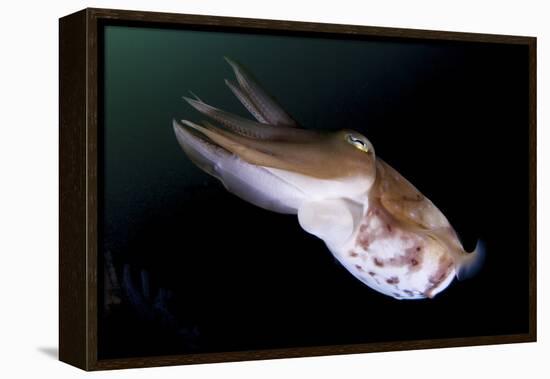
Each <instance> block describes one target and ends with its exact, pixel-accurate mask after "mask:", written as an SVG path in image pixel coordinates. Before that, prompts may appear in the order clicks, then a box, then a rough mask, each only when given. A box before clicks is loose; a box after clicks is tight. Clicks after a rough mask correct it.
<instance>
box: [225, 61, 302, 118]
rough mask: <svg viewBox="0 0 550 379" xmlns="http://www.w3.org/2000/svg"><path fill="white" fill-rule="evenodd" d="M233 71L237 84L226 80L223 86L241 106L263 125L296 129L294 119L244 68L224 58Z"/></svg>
mask: <svg viewBox="0 0 550 379" xmlns="http://www.w3.org/2000/svg"><path fill="white" fill-rule="evenodd" d="M224 59H225V60H226V62H227V63H229V65H230V66H231V68H232V69H233V72H234V74H235V77H236V78H237V83H238V85H237V84H235V83H233V82H231V81H230V80H228V79H226V80H225V84H226V85H227V86H228V87H229V89H230V90H231V92H233V94H234V95H235V96H236V97H237V99H239V101H240V102H241V103H242V104H243V106H244V107H245V108H246V109H247V110H248V111H249V112H250V113H251V114H252V115H253V116H254V118H256V119H257V120H258V121H259V122H261V123H263V124H270V125H276V126H286V127H297V126H298V124H297V123H296V121H294V119H293V118H292V117H291V116H290V115H289V114H288V113H287V112H286V111H285V110H284V109H283V108H282V107H281V106H280V105H279V104H278V103H277V101H276V100H275V99H274V98H273V97H272V96H270V95H269V94H268V93H267V92H266V91H265V90H264V89H263V88H262V86H261V85H260V84H259V83H258V82H257V81H256V79H254V77H253V76H252V75H251V74H250V73H249V72H247V71H246V69H245V68H244V67H242V66H241V65H240V64H238V63H237V62H235V61H234V60H232V59H230V58H228V57H224Z"/></svg>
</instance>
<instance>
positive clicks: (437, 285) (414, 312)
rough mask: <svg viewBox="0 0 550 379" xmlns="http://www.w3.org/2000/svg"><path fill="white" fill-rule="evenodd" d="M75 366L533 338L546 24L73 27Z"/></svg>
mask: <svg viewBox="0 0 550 379" xmlns="http://www.w3.org/2000/svg"><path fill="white" fill-rule="evenodd" d="M59 25H60V71H59V74H60V278H59V279H60V309H59V311H60V339H59V341H60V342H59V343H60V350H59V355H60V359H61V360H62V361H64V362H67V363H69V364H72V365H75V366H77V367H80V368H83V369H86V370H102V369H115V368H129V367H146V366H159V365H175V364H189V363H205V362H221V361H236V360H252V359H268V358H284V357H300V356H314V355H330V354H349V353H362V352H372V351H391V350H403V349H420V348H438V347H453V346H466V345H481V344H498V343H515V342H530V341H535V340H536V330H535V328H536V306H535V293H536V292H535V291H536V277H535V271H536V270H535V262H536V247H535V241H536V225H535V219H536V217H535V200H536V194H535V188H536V186H535V157H536V153H535V134H536V111H535V103H536V99H535V96H536V78H535V73H536V66H535V65H536V39H535V38H534V37H516V36H503V35H485V34H471V33H454V32H439V31H422V30H405V29H393V28H379V27H366V26H351V25H330V24H315V23H301V22H286V21H272V20H256V19H239V18H224V17H213V16H212V17H211V16H194V15H182V14H165V13H148V12H136V11H121V10H105V9H86V10H82V11H80V12H77V13H74V14H72V15H69V16H66V17H63V18H61V19H60V24H59Z"/></svg>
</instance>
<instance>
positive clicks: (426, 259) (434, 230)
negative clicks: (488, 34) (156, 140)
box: [173, 58, 484, 299]
mask: <svg viewBox="0 0 550 379" xmlns="http://www.w3.org/2000/svg"><path fill="white" fill-rule="evenodd" d="M226 61H227V62H228V63H229V64H230V65H231V67H232V68H233V71H234V73H235V76H236V77H237V82H238V85H237V84H234V83H232V82H230V81H228V80H226V84H227V85H228V86H229V88H230V89H231V91H232V92H233V93H234V94H235V96H236V97H237V98H238V99H239V100H240V101H241V103H242V104H243V105H244V106H245V107H246V108H247V109H248V110H249V111H250V113H252V115H253V116H254V117H255V118H256V120H257V121H258V122H256V121H252V120H249V119H246V118H243V117H240V116H236V115H233V114H231V113H229V112H226V111H223V110H220V109H217V108H215V107H212V106H210V105H208V104H206V103H205V102H203V101H202V100H200V99H199V98H198V97H197V96H196V95H194V96H195V98H196V100H193V99H190V98H184V99H185V100H186V101H187V103H188V104H190V105H191V106H192V107H193V108H195V109H196V110H197V111H198V112H200V113H201V114H203V115H205V116H207V117H208V118H210V119H212V120H213V121H214V122H216V123H219V125H216V124H213V123H210V122H207V121H204V122H203V123H202V125H199V124H196V123H194V122H191V121H188V120H182V121H181V122H176V121H174V123H173V126H174V131H175V133H176V137H177V140H178V142H179V144H180V145H181V147H182V148H183V150H184V152H185V153H186V154H187V155H188V156H189V157H190V159H191V160H192V161H193V162H194V163H195V164H196V165H197V166H199V167H200V168H201V169H203V170H204V171H205V172H207V173H209V174H210V175H212V176H214V177H216V178H218V179H219V180H220V181H221V182H222V183H223V184H224V186H225V187H226V188H227V190H228V191H230V192H232V193H234V194H235V195H237V196H239V197H240V198H242V199H243V200H245V201H247V202H250V203H252V204H254V205H256V206H259V207H262V208H265V209H267V210H270V211H274V212H280V213H289V214H297V216H298V221H299V223H300V225H301V226H302V228H303V229H304V230H305V231H307V232H308V233H311V234H313V235H315V236H317V237H319V238H321V239H322V240H323V241H324V242H325V244H326V245H327V247H328V248H329V250H330V251H331V252H332V253H333V254H334V256H335V257H336V258H337V259H338V260H339V261H340V262H341V263H342V265H343V266H344V267H345V268H346V269H347V270H348V271H349V272H350V273H351V274H353V275H354V276H355V277H356V278H357V279H359V280H361V281H362V282H363V283H365V284H366V285H368V286H369V287H371V288H373V289H375V290H377V291H379V292H381V293H383V294H386V295H388V296H392V297H394V298H396V299H420V298H426V297H429V298H431V297H433V296H435V295H436V294H438V293H439V292H441V291H442V290H444V289H445V288H446V287H447V286H448V285H449V284H450V283H451V281H452V280H453V277H454V276H455V275H456V276H458V277H459V278H464V277H468V276H471V275H473V274H474V273H475V272H476V271H478V270H479V268H480V267H481V262H482V261H483V257H484V248H483V244H482V243H481V242H479V243H478V245H477V246H476V249H475V250H474V252H473V253H467V252H466V251H465V250H464V248H463V247H462V244H461V243H460V240H459V239H458V236H457V234H456V232H455V231H454V229H453V228H452V227H451V225H450V224H449V222H448V220H447V218H446V217H445V216H444V215H443V213H441V211H440V210H439V209H438V208H437V207H436V206H435V205H434V204H433V203H432V202H431V201H430V200H429V199H428V198H427V197H425V196H424V195H422V193H421V192H420V191H419V190H418V189H417V188H416V187H414V186H413V185H412V184H411V183H410V182H409V181H407V180H406V179H405V178H404V177H403V176H401V175H400V174H399V173H398V172H397V171H396V170H395V169H393V168H392V167H391V166H390V165H389V164H387V163H386V162H384V161H383V160H382V159H380V158H378V157H377V156H376V155H375V152H374V147H373V146H372V144H371V143H370V141H369V140H368V139H367V138H366V137H364V136H363V135H361V134H359V133H357V132H355V131H353V130H341V131H335V132H334V131H314V130H307V129H303V128H300V127H298V124H297V123H296V122H295V121H294V120H293V119H292V118H291V117H290V116H289V115H288V114H287V113H286V112H285V111H284V110H283V109H282V108H281V107H280V105H278V104H277V103H276V102H275V100H274V99H273V98H271V97H270V96H269V95H268V94H267V93H266V92H265V91H264V90H263V89H262V88H261V87H260V85H259V84H258V82H257V81H256V80H254V79H252V77H251V76H250V75H249V74H248V73H247V72H246V71H245V70H244V69H243V68H242V67H241V66H240V65H238V64H237V63H235V62H234V61H232V60H231V59H229V58H226Z"/></svg>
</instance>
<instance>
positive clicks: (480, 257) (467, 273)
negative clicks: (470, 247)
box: [455, 240, 486, 280]
mask: <svg viewBox="0 0 550 379" xmlns="http://www.w3.org/2000/svg"><path fill="white" fill-rule="evenodd" d="M485 252H486V249H485V243H484V242H483V241H482V240H478V241H477V244H476V247H475V249H474V251H473V252H471V253H466V252H462V253H461V254H460V255H459V257H458V258H457V259H456V264H455V265H456V267H457V270H456V277H457V278H458V280H464V279H469V278H471V277H473V276H475V275H476V274H477V273H478V272H479V270H480V269H481V267H482V266H483V263H484V262H485Z"/></svg>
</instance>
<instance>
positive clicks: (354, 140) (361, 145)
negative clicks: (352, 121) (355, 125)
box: [346, 134, 369, 153]
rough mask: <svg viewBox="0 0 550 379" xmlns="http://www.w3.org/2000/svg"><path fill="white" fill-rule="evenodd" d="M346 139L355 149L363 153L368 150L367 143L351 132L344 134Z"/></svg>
mask: <svg viewBox="0 0 550 379" xmlns="http://www.w3.org/2000/svg"><path fill="white" fill-rule="evenodd" d="M346 141H348V143H350V144H352V145H353V146H355V147H356V148H357V149H359V150H361V151H364V152H365V153H368V152H369V145H368V144H367V141H365V140H364V139H362V138H360V137H357V136H354V135H352V134H346Z"/></svg>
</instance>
